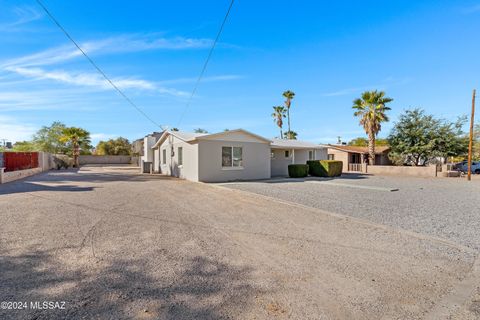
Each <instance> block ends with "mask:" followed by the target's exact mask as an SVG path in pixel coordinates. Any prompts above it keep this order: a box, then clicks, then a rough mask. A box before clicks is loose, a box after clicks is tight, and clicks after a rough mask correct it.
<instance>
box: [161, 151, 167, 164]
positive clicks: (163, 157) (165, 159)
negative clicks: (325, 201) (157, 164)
mask: <svg viewBox="0 0 480 320" xmlns="http://www.w3.org/2000/svg"><path fill="white" fill-rule="evenodd" d="M162 163H163V164H167V149H163V150H162Z"/></svg>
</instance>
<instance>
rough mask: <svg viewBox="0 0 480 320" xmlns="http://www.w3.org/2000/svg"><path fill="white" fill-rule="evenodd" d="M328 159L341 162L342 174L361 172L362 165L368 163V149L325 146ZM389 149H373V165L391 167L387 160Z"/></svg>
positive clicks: (383, 147)
mask: <svg viewBox="0 0 480 320" xmlns="http://www.w3.org/2000/svg"><path fill="white" fill-rule="evenodd" d="M327 147H328V159H329V160H339V161H342V162H343V172H347V171H356V172H361V171H362V164H365V163H368V147H358V146H347V145H327ZM389 152H390V147H388V146H378V147H375V165H383V166H385V165H391V164H392V162H391V161H390V159H389V158H388V153H389Z"/></svg>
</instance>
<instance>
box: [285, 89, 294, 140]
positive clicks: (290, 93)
mask: <svg viewBox="0 0 480 320" xmlns="http://www.w3.org/2000/svg"><path fill="white" fill-rule="evenodd" d="M283 97H284V98H285V108H286V109H287V121H288V131H287V132H292V131H291V129H290V106H291V105H292V99H293V98H294V97H295V93H294V92H293V91H290V90H287V91H285V92H284V93H283ZM286 138H287V139H292V138H291V137H290V135H289V136H287V137H286Z"/></svg>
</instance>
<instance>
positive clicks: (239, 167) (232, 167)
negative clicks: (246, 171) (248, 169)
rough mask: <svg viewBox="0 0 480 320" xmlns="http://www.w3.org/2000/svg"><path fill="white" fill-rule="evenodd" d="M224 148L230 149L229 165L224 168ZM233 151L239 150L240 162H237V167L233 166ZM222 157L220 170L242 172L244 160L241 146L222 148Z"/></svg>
mask: <svg viewBox="0 0 480 320" xmlns="http://www.w3.org/2000/svg"><path fill="white" fill-rule="evenodd" d="M224 148H228V149H230V165H229V166H225V165H224V162H223V150H224ZM234 149H240V160H237V161H239V165H234V163H235V161H236V160H235V157H234V154H235V152H234ZM221 150H222V155H221V166H222V170H242V169H243V168H244V162H243V161H244V160H243V146H222V149H221Z"/></svg>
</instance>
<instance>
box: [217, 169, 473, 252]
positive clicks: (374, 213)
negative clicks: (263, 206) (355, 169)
mask: <svg viewBox="0 0 480 320" xmlns="http://www.w3.org/2000/svg"><path fill="white" fill-rule="evenodd" d="M476 178H477V176H475V179H473V180H472V181H471V182H467V181H466V179H462V178H407V177H387V176H368V175H344V176H342V177H340V178H336V179H333V180H327V179H316V178H308V179H306V181H303V180H297V179H272V180H269V181H260V182H248V183H247V182H241V183H228V184H223V185H224V186H226V187H229V188H235V189H240V190H245V191H250V192H254V193H258V194H262V195H266V196H271V197H274V198H278V199H281V200H287V201H292V202H295V203H300V204H303V205H306V206H311V207H314V208H319V209H322V210H326V211H330V212H335V213H340V214H344V215H348V216H352V217H358V218H363V219H367V220H369V221H372V222H375V223H379V224H383V225H389V226H392V227H396V228H402V229H406V230H412V231H416V232H419V233H423V234H428V235H432V236H438V237H441V238H445V239H449V240H451V241H453V242H456V243H459V244H463V245H466V246H469V247H471V248H473V249H475V250H480V179H476ZM392 190H395V191H392Z"/></svg>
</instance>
